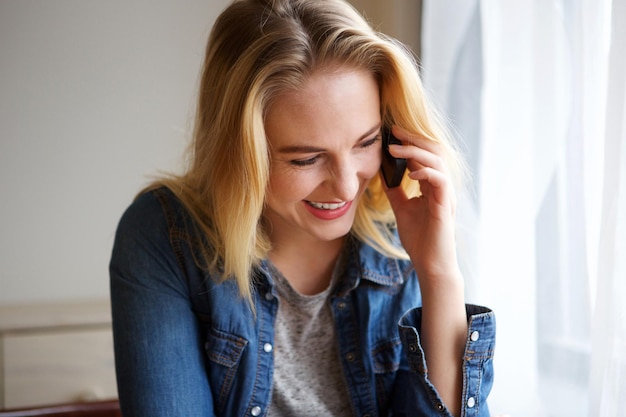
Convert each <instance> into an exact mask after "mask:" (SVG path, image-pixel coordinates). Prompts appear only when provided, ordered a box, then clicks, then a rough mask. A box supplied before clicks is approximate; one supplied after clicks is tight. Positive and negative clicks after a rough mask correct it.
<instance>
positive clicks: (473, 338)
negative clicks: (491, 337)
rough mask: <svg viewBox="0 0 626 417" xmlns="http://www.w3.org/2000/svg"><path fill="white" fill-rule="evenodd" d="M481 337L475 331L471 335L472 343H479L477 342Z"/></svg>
mask: <svg viewBox="0 0 626 417" xmlns="http://www.w3.org/2000/svg"><path fill="white" fill-rule="evenodd" d="M479 337H480V333H478V332H477V331H476V330H474V331H473V332H472V334H471V335H470V340H471V341H472V342H475V341H477V340H478V338H479Z"/></svg>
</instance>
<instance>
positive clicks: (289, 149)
mask: <svg viewBox="0 0 626 417" xmlns="http://www.w3.org/2000/svg"><path fill="white" fill-rule="evenodd" d="M379 129H380V124H377V125H376V126H374V127H373V128H371V129H370V130H368V131H367V132H365V133H364V134H363V135H361V136H360V137H359V138H358V139H357V140H356V142H357V143H358V142H360V141H362V140H363V139H365V138H366V137H368V136H369V135H371V134H372V133H374V132H376V131H377V130H379ZM325 150H326V149H324V148H319V147H317V146H310V145H292V146H283V147H281V148H279V149H278V152H279V153H316V152H323V151H325Z"/></svg>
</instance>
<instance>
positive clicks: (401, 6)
mask: <svg viewBox="0 0 626 417" xmlns="http://www.w3.org/2000/svg"><path fill="white" fill-rule="evenodd" d="M350 2H351V3H352V4H353V5H354V7H356V8H357V9H358V10H359V11H360V12H361V13H363V14H364V15H365V16H366V17H367V18H368V20H369V21H370V22H371V23H372V25H373V26H374V27H375V28H377V29H378V30H380V31H381V32H383V33H386V34H388V35H390V36H393V37H395V38H397V39H399V40H400V41H402V42H403V43H405V44H406V45H407V46H409V47H410V48H411V49H412V50H413V51H414V52H415V53H416V54H417V55H419V53H420V47H419V46H420V28H421V25H420V22H421V10H422V0H385V1H381V0H350Z"/></svg>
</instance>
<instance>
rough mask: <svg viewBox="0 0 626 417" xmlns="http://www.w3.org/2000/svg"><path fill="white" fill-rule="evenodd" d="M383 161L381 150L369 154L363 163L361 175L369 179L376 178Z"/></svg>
mask: <svg viewBox="0 0 626 417" xmlns="http://www.w3.org/2000/svg"><path fill="white" fill-rule="evenodd" d="M381 162H382V156H381V153H380V151H378V152H373V153H371V154H369V155H368V156H367V158H366V159H365V160H364V161H363V162H362V164H361V166H362V168H361V170H360V171H361V173H362V174H361V176H362V177H363V178H366V179H368V180H370V179H372V178H374V177H375V176H376V175H378V171H380V164H381Z"/></svg>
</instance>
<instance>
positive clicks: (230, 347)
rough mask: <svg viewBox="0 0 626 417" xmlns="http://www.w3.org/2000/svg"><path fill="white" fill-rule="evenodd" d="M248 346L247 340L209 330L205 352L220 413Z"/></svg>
mask: <svg viewBox="0 0 626 417" xmlns="http://www.w3.org/2000/svg"><path fill="white" fill-rule="evenodd" d="M247 345H248V341H247V340H246V339H244V338H242V337H239V336H236V335H233V334H229V333H226V332H223V331H220V330H217V329H208V331H207V333H206V338H205V341H204V352H205V355H206V357H207V359H208V360H209V363H208V368H209V369H208V376H209V382H210V384H211V391H212V392H213V399H214V401H215V402H216V406H217V407H216V408H217V410H218V411H219V410H222V409H223V407H224V405H225V403H226V400H227V398H228V395H229V393H230V390H231V388H232V385H233V380H234V379H235V375H236V373H237V369H238V367H239V362H240V359H241V355H242V354H243V351H244V350H245V348H246V346H247Z"/></svg>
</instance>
